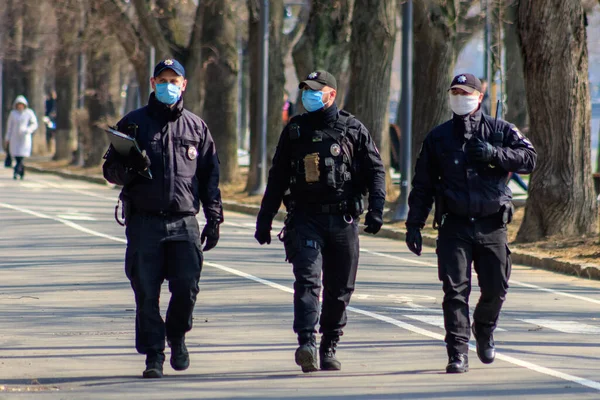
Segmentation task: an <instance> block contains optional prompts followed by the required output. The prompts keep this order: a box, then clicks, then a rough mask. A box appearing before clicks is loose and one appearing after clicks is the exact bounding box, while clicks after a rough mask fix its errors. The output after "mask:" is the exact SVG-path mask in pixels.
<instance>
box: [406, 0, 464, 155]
mask: <svg viewBox="0 0 600 400" xmlns="http://www.w3.org/2000/svg"><path fill="white" fill-rule="evenodd" d="M413 4H414V6H413V7H414V8H413V13H414V26H413V29H414V31H413V32H414V49H415V50H414V61H413V85H414V89H413V94H414V96H413V115H412V117H413V121H412V152H411V153H412V164H413V166H414V165H415V163H416V161H417V157H418V155H419V150H420V149H421V143H423V140H424V139H425V136H427V134H428V133H429V131H431V129H433V128H434V127H436V126H437V125H439V124H441V123H442V122H444V121H447V120H448V119H449V118H450V116H451V115H452V112H451V111H450V109H449V108H448V93H447V91H446V89H447V88H448V86H449V85H450V81H451V79H452V72H453V71H454V65H455V63H456V57H457V55H456V52H455V46H456V43H455V36H454V35H453V34H452V31H451V30H450V28H449V27H448V26H447V25H445V24H444V23H443V22H442V21H443V19H442V18H441V17H439V16H436V15H434V13H433V11H431V9H430V8H428V7H431V6H427V5H426V4H422V3H421V2H418V1H417V2H414V3H413Z"/></svg>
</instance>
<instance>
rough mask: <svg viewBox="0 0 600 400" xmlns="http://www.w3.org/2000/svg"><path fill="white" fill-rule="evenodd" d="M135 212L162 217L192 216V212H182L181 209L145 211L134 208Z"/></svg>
mask: <svg viewBox="0 0 600 400" xmlns="http://www.w3.org/2000/svg"><path fill="white" fill-rule="evenodd" d="M135 214H139V215H146V216H150V217H162V218H177V217H189V216H193V215H194V213H193V212H182V211H163V210H157V211H146V210H135Z"/></svg>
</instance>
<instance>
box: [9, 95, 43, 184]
mask: <svg viewBox="0 0 600 400" xmlns="http://www.w3.org/2000/svg"><path fill="white" fill-rule="evenodd" d="M37 128H38V122H37V118H36V117H35V113H34V112H33V110H32V109H31V108H29V103H27V99H26V98H25V96H17V98H16V99H15V102H14V110H12V111H11V112H10V115H9V116H8V123H7V128H6V138H5V140H6V142H7V143H6V144H7V146H8V149H9V151H10V154H11V156H13V157H14V158H15V160H16V161H17V163H16V165H15V172H14V175H13V179H17V177H18V176H20V177H21V179H23V176H24V175H25V166H24V165H23V159H24V158H25V157H29V156H31V142H32V139H31V136H32V135H33V132H35V130H36V129H37Z"/></svg>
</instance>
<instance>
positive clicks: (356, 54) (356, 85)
mask: <svg viewBox="0 0 600 400" xmlns="http://www.w3.org/2000/svg"><path fill="white" fill-rule="evenodd" d="M397 10H398V9H397V7H396V1H394V0H381V1H373V0H356V1H355V2H354V11H353V16H354V17H353V18H352V37H351V50H350V65H351V67H350V70H351V75H350V76H351V77H350V85H349V88H348V101H347V103H346V106H345V108H346V109H347V110H348V111H349V112H351V113H352V114H354V115H355V116H356V117H357V118H358V119H359V120H360V121H361V122H362V123H363V124H364V125H365V126H366V127H367V129H368V130H369V131H370V132H371V135H372V136H373V139H374V140H375V143H376V144H377V147H378V148H379V150H380V152H381V158H382V159H383V163H384V165H385V167H386V170H387V169H388V168H389V165H390V151H389V123H388V109H389V107H388V104H389V100H390V77H391V73H392V58H393V56H394V44H395V41H396V32H397V26H396V17H397ZM374 43H377V45H376V46H374V45H373V44H374ZM373 60H377V62H373ZM386 176H387V181H388V185H387V186H389V185H390V184H391V179H390V178H389V175H388V174H386Z"/></svg>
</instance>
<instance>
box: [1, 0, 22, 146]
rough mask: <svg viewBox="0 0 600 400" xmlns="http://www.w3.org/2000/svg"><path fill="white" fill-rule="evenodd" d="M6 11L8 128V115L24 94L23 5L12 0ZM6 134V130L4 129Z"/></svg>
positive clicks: (4, 117)
mask: <svg viewBox="0 0 600 400" xmlns="http://www.w3.org/2000/svg"><path fill="white" fill-rule="evenodd" d="M7 8H8V10H7V11H6V15H5V21H6V25H5V26H6V31H5V32H6V33H5V34H4V38H3V58H4V70H3V74H2V98H3V99H4V100H3V110H2V121H3V122H4V127H3V128H6V122H7V121H8V114H9V113H10V111H11V110H12V109H13V102H14V100H15V98H16V97H17V96H18V95H20V94H24V93H25V91H24V88H25V85H24V79H23V78H24V73H23V63H22V62H21V59H22V56H23V3H21V2H17V1H15V0H10V1H9V3H8V5H7ZM3 132H4V134H6V131H5V129H3Z"/></svg>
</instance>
